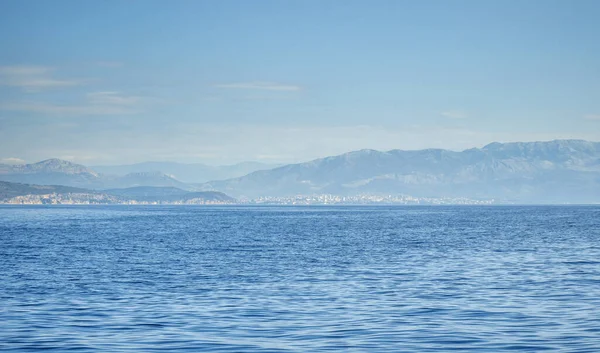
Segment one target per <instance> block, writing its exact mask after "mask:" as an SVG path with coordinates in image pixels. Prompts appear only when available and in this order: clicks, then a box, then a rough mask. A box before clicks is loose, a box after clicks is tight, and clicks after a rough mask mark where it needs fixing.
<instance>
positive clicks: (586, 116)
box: [583, 114, 600, 121]
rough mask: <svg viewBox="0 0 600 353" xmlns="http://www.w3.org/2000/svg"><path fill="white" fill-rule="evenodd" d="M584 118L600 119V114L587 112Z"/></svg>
mask: <svg viewBox="0 0 600 353" xmlns="http://www.w3.org/2000/svg"><path fill="white" fill-rule="evenodd" d="M583 118H584V119H585V120H595V121H600V114H587V115H584V116H583Z"/></svg>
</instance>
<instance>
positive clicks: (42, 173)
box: [0, 159, 103, 188]
mask: <svg viewBox="0 0 600 353" xmlns="http://www.w3.org/2000/svg"><path fill="white" fill-rule="evenodd" d="M0 180H3V181H10V182H16V183H25V184H40V185H66V186H73V187H85V188H97V187H102V186H103V180H102V177H101V176H100V175H99V174H98V173H97V172H95V171H94V170H92V169H90V168H87V167H85V166H83V165H80V164H75V163H71V162H68V161H63V160H60V159H48V160H45V161H41V162H38V163H32V164H20V165H8V164H0Z"/></svg>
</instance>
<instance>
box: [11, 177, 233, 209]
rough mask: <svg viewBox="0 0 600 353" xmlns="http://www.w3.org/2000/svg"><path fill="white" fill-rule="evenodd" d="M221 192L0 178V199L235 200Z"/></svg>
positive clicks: (111, 201)
mask: <svg viewBox="0 0 600 353" xmlns="http://www.w3.org/2000/svg"><path fill="white" fill-rule="evenodd" d="M235 202H236V200H235V199H234V198H232V197H229V196H228V195H225V194H223V193H221V192H215V191H203V192H188V191H185V190H182V189H177V188H173V187H147V186H143V187H133V188H125V189H111V190H104V191H97V190H89V189H82V188H73V187H68V186H61V185H32V184H21V183H11V182H6V181H0V203H26V204H27V203H30V204H35V203H48V204H53V203H59V204H60V203H69V204H73V203H75V204H78V203H94V204H118V203H168V204H205V203H235Z"/></svg>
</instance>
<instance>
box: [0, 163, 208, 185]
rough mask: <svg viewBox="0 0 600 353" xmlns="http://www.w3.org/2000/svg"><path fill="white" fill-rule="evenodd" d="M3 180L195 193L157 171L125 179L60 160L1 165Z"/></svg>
mask: <svg viewBox="0 0 600 353" xmlns="http://www.w3.org/2000/svg"><path fill="white" fill-rule="evenodd" d="M0 180H3V181H10V182H16V183H25V184H38V185H65V186H72V187H81V188H88V189H107V188H125V187H133V186H172V187H178V188H181V189H185V190H195V189H196V188H195V187H194V186H192V185H189V184H186V183H183V182H181V181H179V180H177V179H175V178H174V177H173V176H171V175H167V174H165V173H162V172H158V171H151V172H136V173H130V174H126V175H122V176H116V175H107V174H101V173H98V172H97V171H95V170H93V169H91V168H88V167H85V166H83V165H80V164H75V163H72V162H68V161H63V160H60V159H48V160H45V161H41V162H38V163H33V164H21V165H8V164H0Z"/></svg>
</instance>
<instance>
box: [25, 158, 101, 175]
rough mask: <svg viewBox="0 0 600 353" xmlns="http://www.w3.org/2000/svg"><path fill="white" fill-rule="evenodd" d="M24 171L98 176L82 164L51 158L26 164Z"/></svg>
mask: <svg viewBox="0 0 600 353" xmlns="http://www.w3.org/2000/svg"><path fill="white" fill-rule="evenodd" d="M23 167H24V168H23V169H25V171H27V172H33V173H38V172H46V173H53V172H56V173H65V174H91V175H93V176H98V173H96V172H95V171H93V170H92V169H90V168H88V167H86V166H83V165H81V164H77V163H73V162H69V161H65V160H63V159H58V158H51V159H46V160H43V161H40V162H37V163H32V164H25V165H23Z"/></svg>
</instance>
